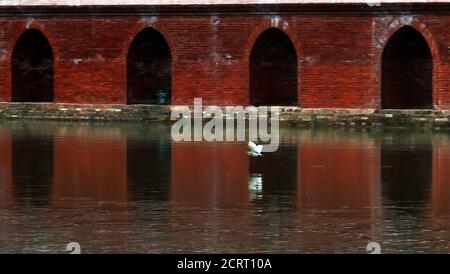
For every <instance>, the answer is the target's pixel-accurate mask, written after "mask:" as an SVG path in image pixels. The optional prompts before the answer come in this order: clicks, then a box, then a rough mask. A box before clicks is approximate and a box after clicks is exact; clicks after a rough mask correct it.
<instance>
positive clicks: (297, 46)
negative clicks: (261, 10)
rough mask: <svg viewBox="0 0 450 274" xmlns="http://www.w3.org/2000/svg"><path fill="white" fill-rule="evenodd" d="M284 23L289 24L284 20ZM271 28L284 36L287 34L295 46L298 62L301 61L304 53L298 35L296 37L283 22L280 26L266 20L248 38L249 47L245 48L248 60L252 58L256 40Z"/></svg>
mask: <svg viewBox="0 0 450 274" xmlns="http://www.w3.org/2000/svg"><path fill="white" fill-rule="evenodd" d="M283 22H288V21H284V20H283ZM271 28H276V29H279V30H280V31H282V32H284V34H286V36H287V37H289V40H291V42H292V45H294V48H295V52H296V54H297V60H300V58H301V56H303V53H302V50H301V48H302V47H301V43H300V41H299V39H298V37H297V35H295V33H294V32H293V31H292V30H291V28H290V27H289V25H287V26H286V27H285V25H284V24H283V23H281V22H279V23H278V24H274V23H273V22H272V20H264V21H263V22H262V23H260V24H259V25H258V26H256V27H255V28H254V29H253V31H252V32H251V33H250V35H249V36H248V39H247V45H246V47H245V55H246V57H247V59H248V58H249V57H250V55H251V53H252V49H253V46H254V45H255V42H256V40H258V38H259V37H260V36H261V34H263V33H264V32H265V31H266V30H268V29H271Z"/></svg>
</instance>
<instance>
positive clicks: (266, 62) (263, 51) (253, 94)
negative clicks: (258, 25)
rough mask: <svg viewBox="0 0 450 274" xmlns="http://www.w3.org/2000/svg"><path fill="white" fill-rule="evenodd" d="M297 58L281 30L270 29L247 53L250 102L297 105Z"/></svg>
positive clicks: (294, 50)
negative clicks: (248, 56) (248, 54)
mask: <svg viewBox="0 0 450 274" xmlns="http://www.w3.org/2000/svg"><path fill="white" fill-rule="evenodd" d="M297 78H298V61H297V53H296V49H295V46H294V45H293V43H292V42H291V40H290V38H289V37H288V36H287V35H286V34H285V33H284V32H283V31H281V30H280V29H277V28H269V29H267V30H265V31H264V32H263V33H261V34H260V36H259V37H258V39H257V40H256V41H255V43H254V45H253V48H252V51H251V55H250V100H249V101H250V104H251V105H255V106H259V105H284V106H291V105H297V82H298V79H297Z"/></svg>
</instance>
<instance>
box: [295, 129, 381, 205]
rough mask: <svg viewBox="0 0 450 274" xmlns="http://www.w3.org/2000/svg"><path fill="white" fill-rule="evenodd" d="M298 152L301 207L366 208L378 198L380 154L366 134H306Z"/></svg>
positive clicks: (302, 137)
mask: <svg viewBox="0 0 450 274" xmlns="http://www.w3.org/2000/svg"><path fill="white" fill-rule="evenodd" d="M299 142H300V145H299V150H298V157H299V161H298V172H299V180H298V196H299V198H298V204H299V206H300V207H301V208H315V209H337V208H342V207H351V208H367V207H371V206H373V205H376V204H377V200H378V199H379V198H378V195H379V189H378V188H379V186H378V182H379V161H380V160H379V157H380V156H379V152H378V147H377V145H376V140H375V139H374V138H371V137H369V136H368V135H367V134H363V133H362V134H346V133H339V132H336V131H326V132H318V133H314V132H305V133H304V135H302V136H300V139H299Z"/></svg>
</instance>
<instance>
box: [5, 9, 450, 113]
mask: <svg viewBox="0 0 450 274" xmlns="http://www.w3.org/2000/svg"><path fill="white" fill-rule="evenodd" d="M256 11H257V10H255V12H239V10H236V12H223V13H220V12H218V13H213V12H211V13H198V14H194V13H164V12H160V13H158V15H157V16H151V15H149V16H142V15H132V13H123V14H112V15H111V14H110V15H108V14H102V13H101V12H100V13H98V14H83V13H81V14H71V15H58V14H45V15H40V16H31V15H30V16H28V15H26V14H24V15H9V16H6V15H2V16H0V75H2V77H0V101H10V100H11V56H12V51H13V49H14V45H15V42H16V41H17V39H18V37H19V36H20V35H21V34H22V33H23V32H24V31H25V30H26V29H27V28H30V27H32V28H36V29H38V30H40V31H41V32H42V33H43V34H44V35H45V36H46V37H47V39H48V40H49V43H50V45H51V46H52V50H53V53H54V55H55V58H54V66H55V67H54V70H55V76H54V81H55V82H54V88H55V101H56V102H67V103H71V102H73V103H124V104H125V103H126V102H127V98H126V83H127V81H126V75H127V73H126V67H127V66H126V64H127V60H126V57H127V54H128V48H129V46H130V44H131V42H132V40H133V39H134V37H135V36H136V35H137V33H139V31H141V30H142V29H144V28H145V27H154V28H155V29H157V30H158V31H160V32H161V34H162V35H163V36H164V37H165V39H166V40H167V43H168V45H169V47H170V50H171V54H172V62H173V64H172V66H173V67H172V73H173V74H172V103H173V104H192V102H193V97H194V96H197V97H202V98H203V103H204V104H219V105H226V104H237V105H246V104H248V101H249V58H250V53H251V49H252V47H253V44H254V42H255V41H256V39H257V38H258V37H259V35H260V34H261V33H262V32H264V31H265V30H266V29H268V28H270V27H277V28H279V29H281V30H283V31H284V32H285V33H286V34H287V35H288V36H289V38H290V39H291V41H292V43H293V45H294V47H295V50H296V53H297V57H298V66H299V67H298V95H297V99H298V104H299V105H300V106H302V107H307V108H310V107H313V108H319V107H324V108H335V107H340V108H377V107H380V103H381V99H380V98H381V97H380V94H381V93H380V90H381V56H382V52H383V48H384V46H385V45H386V43H387V41H388V39H389V37H390V36H391V35H392V34H393V33H394V32H395V31H396V30H397V29H399V28H400V27H401V26H403V25H411V26H413V27H414V28H416V29H417V30H419V32H420V33H421V34H422V35H423V36H424V38H425V39H426V40H427V42H428V44H429V46H430V48H431V51H432V55H433V60H434V64H433V66H434V67H433V70H434V76H433V102H434V106H435V107H436V108H443V109H445V108H449V107H450V60H449V57H448V52H449V50H448V46H449V45H450V42H449V40H448V37H449V35H450V28H448V25H449V23H450V16H448V15H445V14H438V13H436V14H433V13H432V12H431V11H430V12H427V13H422V14H412V13H408V12H406V13H404V14H403V15H400V14H391V15H389V14H386V13H370V12H365V13H357V12H337V13H336V12H331V13H330V12H323V13H321V12H316V13H314V12H303V13H300V12H299V13H295V12H290V13H283V12H280V13H278V15H274V13H272V14H269V13H268V12H267V13H266V12H260V11H259V12H258V13H256ZM268 11H270V10H268ZM405 14H406V15H405Z"/></svg>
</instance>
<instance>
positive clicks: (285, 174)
mask: <svg viewBox="0 0 450 274" xmlns="http://www.w3.org/2000/svg"><path fill="white" fill-rule="evenodd" d="M249 161H250V170H249V172H250V176H252V177H253V178H257V177H259V178H260V181H261V189H260V190H259V194H260V195H262V196H264V195H267V194H292V193H295V190H296V187H297V145H296V144H295V143H282V144H281V145H280V146H279V148H278V150H277V151H276V152H273V153H265V154H264V156H263V157H257V158H250V160H249ZM256 199H258V197H256Z"/></svg>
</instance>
